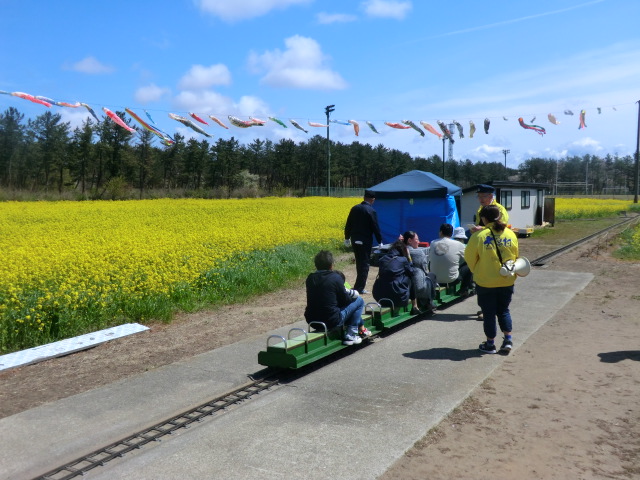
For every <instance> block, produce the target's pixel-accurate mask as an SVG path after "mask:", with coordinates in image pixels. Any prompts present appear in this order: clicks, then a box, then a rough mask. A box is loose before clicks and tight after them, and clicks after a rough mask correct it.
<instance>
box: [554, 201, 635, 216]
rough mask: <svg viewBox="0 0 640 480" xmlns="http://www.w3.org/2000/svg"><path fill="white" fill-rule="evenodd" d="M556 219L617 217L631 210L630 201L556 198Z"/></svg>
mask: <svg viewBox="0 0 640 480" xmlns="http://www.w3.org/2000/svg"><path fill="white" fill-rule="evenodd" d="M555 201H556V217H557V218H559V219H566V220H568V219H572V218H599V217H610V216H615V215H617V214H618V213H620V212H622V211H626V210H629V209H630V207H631V205H632V202H630V201H629V200H613V199H593V198H556V200H555Z"/></svg>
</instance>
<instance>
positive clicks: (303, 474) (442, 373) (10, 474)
mask: <svg viewBox="0 0 640 480" xmlns="http://www.w3.org/2000/svg"><path fill="white" fill-rule="evenodd" d="M591 279H592V275H590V274H584V273H569V272H558V271H545V270H534V271H532V272H531V274H530V275H529V276H527V277H525V278H520V279H518V282H517V284H516V294H515V296H514V300H513V303H512V316H513V319H514V332H513V333H514V351H513V352H512V354H511V355H513V356H517V355H518V348H519V347H520V346H521V345H522V344H523V343H524V342H525V341H526V340H527V338H528V337H529V336H530V335H532V334H533V333H534V332H535V331H536V330H538V329H539V328H540V327H541V326H542V325H544V324H545V322H547V321H548V320H549V319H550V318H552V317H553V316H554V315H555V314H556V313H557V312H558V311H559V310H560V309H561V308H562V307H563V306H564V305H566V303H567V302H569V301H570V300H571V299H572V298H573V296H574V295H575V294H576V293H577V292H579V291H580V290H582V289H583V288H584V287H585V286H586V285H587V284H588V283H589V282H590V281H591ZM477 311H478V307H477V304H476V298H475V297H471V298H469V299H467V300H465V301H464V302H461V303H459V304H457V305H455V306H453V307H450V308H448V309H446V310H443V311H441V312H439V313H438V314H437V315H435V316H433V317H429V318H427V319H425V320H424V321H420V322H417V323H415V324H413V325H411V326H408V327H407V328H403V329H399V330H398V331H396V332H395V333H393V334H392V335H388V336H386V337H385V338H381V339H379V340H377V341H375V342H373V343H371V344H369V345H367V346H365V347H364V348H358V347H354V350H353V353H352V354H350V355H347V356H346V357H344V358H341V359H339V360H337V361H335V362H333V363H331V364H329V365H327V366H325V367H323V368H321V369H319V370H317V371H315V372H312V373H310V374H308V375H306V376H305V377H303V378H301V379H298V380H296V381H294V382H292V383H289V384H287V385H284V386H281V387H278V388H277V389H275V390H274V391H272V392H269V393H266V394H261V395H259V396H258V397H257V398H256V399H255V400H252V401H250V402H247V403H246V404H245V405H242V406H240V407H238V408H234V409H231V410H230V411H229V412H227V413H224V414H221V415H218V416H216V417H214V418H210V419H207V420H205V421H204V422H202V423H200V424H197V425H196V426H192V427H191V428H189V429H181V430H180V431H179V432H178V433H176V434H174V435H173V436H171V437H165V438H164V439H163V441H162V442H159V443H153V444H152V445H149V446H146V447H144V448H142V449H141V450H139V451H136V452H135V453H131V454H127V455H126V456H125V457H124V458H122V459H119V460H115V461H112V462H109V463H107V464H106V465H105V466H103V467H98V468H96V469H94V470H92V471H91V472H89V473H88V474H86V475H85V476H84V477H83V478H86V479H104V480H107V479H109V480H113V479H131V478H136V479H139V480H143V479H154V480H158V479H183V480H184V479H194V480H195V479H198V480H201V479H228V480H231V479H243V480H244V479H246V478H252V479H279V478H288V479H305V480H313V479H326V478H331V477H334V476H336V477H337V476H338V475H339V476H340V477H341V478H343V479H373V478H376V477H377V476H379V475H381V474H382V473H383V472H385V471H386V470H387V469H388V468H389V466H391V465H392V464H393V462H395V461H396V460H397V459H398V458H400V457H401V456H402V455H403V454H404V453H405V452H406V451H407V450H408V449H409V448H410V447H411V446H412V445H413V444H414V443H415V442H416V441H417V440H419V439H420V438H422V437H423V436H424V435H425V434H426V433H427V432H428V431H429V429H431V428H432V427H434V426H435V425H437V424H438V423H439V422H440V421H441V420H442V418H443V417H444V416H446V415H447V414H448V413H449V412H450V411H451V410H452V409H454V408H455V407H456V406H457V405H459V404H460V403H461V402H462V401H463V400H464V399H465V398H466V397H467V396H468V395H469V394H470V392H471V391H472V390H473V389H474V388H476V387H477V386H478V385H479V384H480V383H482V382H483V381H484V380H485V379H486V378H487V377H488V376H489V375H490V374H491V372H492V371H493V370H494V369H495V368H496V367H497V366H498V365H500V364H501V363H502V362H503V360H504V358H503V357H502V356H500V355H486V354H482V353H481V352H480V351H479V350H478V348H477V347H478V344H479V343H480V342H481V341H482V340H484V336H483V333H482V323H480V322H477V321H476V320H475V318H476V317H475V313H476V312H477ZM289 328H290V327H287V328H284V329H279V330H276V331H274V332H273V333H282V332H286V331H288V329H289ZM265 342H266V335H261V336H259V337H253V338H249V339H247V340H245V341H242V342H239V343H237V344H234V345H230V346H227V347H224V348H220V349H216V350H212V351H210V352H207V353H205V354H202V355H198V356H196V357H193V358H190V359H188V360H185V361H182V362H178V363H175V364H172V365H168V366H166V367H162V368H159V369H157V370H154V371H151V372H147V373H145V374H144V375H140V376H137V377H134V378H129V379H126V380H123V381H120V382H116V383H113V384H111V385H108V386H105V387H102V388H98V389H95V390H92V391H89V392H85V393H82V394H79V395H76V396H73V397H70V398H66V399H63V400H60V401H58V402H54V403H51V404H48V405H44V406H41V407H38V408H34V409H32V410H28V411H26V412H22V413H20V414H17V415H13V416H11V417H8V418H4V419H2V420H0V439H2V442H1V445H0V479H14V480H15V479H29V478H34V477H37V476H38V475H41V474H43V473H45V472H46V471H48V470H51V469H52V468H55V467H57V466H59V465H62V464H64V463H67V462H69V461H71V460H74V459H76V458H78V457H80V456H82V455H83V454H86V453H89V452H91V451H93V450H96V449H97V448H98V447H102V446H105V445H107V444H109V443H112V442H114V441H117V440H119V439H121V438H123V437H125V436H127V435H129V434H131V433H134V432H136V431H139V430H142V429H143V428H145V427H148V426H152V425H154V424H157V423H159V422H161V421H162V420H165V419H167V418H169V417H170V416H172V415H175V414H178V413H180V412H182V411H184V410H186V409H188V408H189V407H193V406H197V405H200V404H202V403H204V402H206V401H208V400H210V399H211V398H214V397H216V396H218V395H220V394H222V393H225V392H228V391H230V390H232V389H233V388H235V387H237V386H239V385H242V384H244V383H245V382H247V381H248V376H249V375H251V374H254V373H256V372H258V371H260V370H262V367H261V366H260V365H258V363H257V353H258V351H259V350H262V349H264V346H265Z"/></svg>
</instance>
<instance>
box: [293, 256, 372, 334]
mask: <svg viewBox="0 0 640 480" xmlns="http://www.w3.org/2000/svg"><path fill="white" fill-rule="evenodd" d="M313 261H314V263H315V266H316V271H315V272H313V273H311V274H309V276H308V277H307V281H306V286H307V307H306V309H305V311H304V317H305V319H306V320H307V323H311V322H322V323H324V324H325V325H326V326H327V328H328V329H333V328H336V327H341V326H344V327H345V333H344V337H343V341H342V343H343V344H345V345H354V344H358V343H361V342H362V339H361V338H360V335H359V334H358V330H359V329H360V328H364V322H363V320H362V309H363V308H364V300H363V299H362V297H361V296H360V295H358V293H357V292H356V291H352V293H351V294H349V293H348V292H347V289H345V286H344V280H343V279H342V277H340V275H339V274H338V273H337V272H336V271H334V270H333V265H334V260H333V254H332V253H331V252H329V251H327V250H321V251H320V252H318V253H317V254H316V256H315V258H314V259H313ZM366 332H368V330H366V329H364V331H363V335H365V334H366Z"/></svg>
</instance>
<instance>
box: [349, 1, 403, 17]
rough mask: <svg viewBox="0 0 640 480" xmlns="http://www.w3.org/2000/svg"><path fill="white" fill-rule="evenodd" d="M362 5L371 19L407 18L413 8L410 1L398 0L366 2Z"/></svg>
mask: <svg viewBox="0 0 640 480" xmlns="http://www.w3.org/2000/svg"><path fill="white" fill-rule="evenodd" d="M361 5H362V7H363V8H364V11H365V13H366V14H367V15H369V16H370V17H380V18H394V19H396V20H402V19H403V18H405V17H406V16H407V14H408V13H409V12H410V11H411V9H412V8H413V5H412V4H411V2H410V1H403V2H400V1H396V0H366V1H364V2H362V4H361Z"/></svg>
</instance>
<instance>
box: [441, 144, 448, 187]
mask: <svg viewBox="0 0 640 480" xmlns="http://www.w3.org/2000/svg"><path fill="white" fill-rule="evenodd" d="M446 141H447V137H446V136H443V137H442V179H443V180H444V144H445V142H446Z"/></svg>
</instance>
